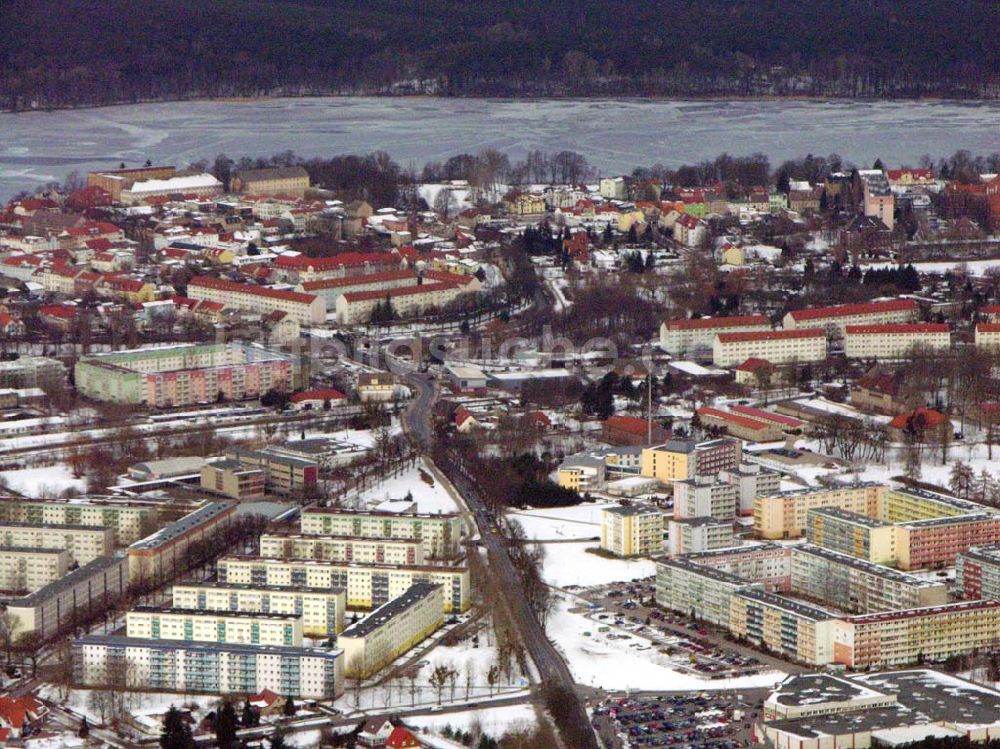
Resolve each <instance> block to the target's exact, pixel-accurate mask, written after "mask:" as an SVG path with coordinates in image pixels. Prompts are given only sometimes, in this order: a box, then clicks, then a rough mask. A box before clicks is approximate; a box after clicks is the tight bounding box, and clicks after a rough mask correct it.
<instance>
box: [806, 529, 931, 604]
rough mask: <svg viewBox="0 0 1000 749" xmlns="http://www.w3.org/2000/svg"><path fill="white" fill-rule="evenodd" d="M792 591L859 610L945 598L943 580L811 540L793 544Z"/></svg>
mask: <svg viewBox="0 0 1000 749" xmlns="http://www.w3.org/2000/svg"><path fill="white" fill-rule="evenodd" d="M791 592H792V593H796V594H798V595H800V596H804V597H805V598H809V599H812V600H815V601H820V602H821V603H823V604H824V605H826V606H833V607H835V608H837V609H840V610H841V611H850V612H855V613H859V614H871V613H875V612H878V611H892V610H895V609H909V608H918V607H922V606H939V605H942V604H945V603H947V602H948V588H947V587H946V586H945V584H944V582H943V581H934V580H928V579H926V578H923V577H917V576H915V575H908V574H906V573H905V572H900V571H898V570H894V569H892V568H891V567H885V566H883V565H880V564H874V563H872V562H868V561H866V560H864V559H859V558H858V557H854V556H850V555H848V554H840V553H838V552H836V551H830V550H829V549H824V548H822V547H819V546H814V545H812V544H799V545H797V546H793V547H792V591H791Z"/></svg>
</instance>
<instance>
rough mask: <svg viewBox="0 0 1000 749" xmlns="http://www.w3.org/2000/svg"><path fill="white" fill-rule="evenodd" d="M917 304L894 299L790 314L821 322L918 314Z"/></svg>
mask: <svg viewBox="0 0 1000 749" xmlns="http://www.w3.org/2000/svg"><path fill="white" fill-rule="evenodd" d="M917 309H918V307H917V303H916V301H915V300H913V299H892V300H890V301H888V302H867V303H864V304H839V305H837V306H834V307H814V308H812V309H797V310H793V311H792V312H790V313H789V314H790V315H791V316H792V319H794V320H796V321H799V320H819V319H822V318H826V317H851V316H853V315H874V314H878V313H879V312H907V311H910V312H916V311H917Z"/></svg>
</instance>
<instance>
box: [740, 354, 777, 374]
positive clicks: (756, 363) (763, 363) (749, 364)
mask: <svg viewBox="0 0 1000 749" xmlns="http://www.w3.org/2000/svg"><path fill="white" fill-rule="evenodd" d="M770 366H771V362H769V361H768V360H767V359H761V358H759V357H756V356H751V357H750V358H749V359H747V360H746V361H745V362H743V363H742V364H740V366H738V367H737V368H736V371H737V372H754V371H756V370H758V369H759V368H761V367H770Z"/></svg>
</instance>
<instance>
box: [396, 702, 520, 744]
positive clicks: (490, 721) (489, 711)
mask: <svg viewBox="0 0 1000 749" xmlns="http://www.w3.org/2000/svg"><path fill="white" fill-rule="evenodd" d="M536 720H537V719H536V717H535V710H534V708H533V707H532V706H531V705H504V706H503V707H489V708H483V709H481V710H467V711H464V712H458V713H443V714H441V715H418V716H412V717H408V718H407V719H406V723H407V724H408V725H411V726H416V727H418V728H426V729H430V730H432V731H440V730H441V729H443V728H444V727H445V726H451V727H452V728H458V729H461V730H462V731H467V730H469V729H470V728H472V727H473V726H474V725H478V726H479V727H480V729H481V730H482V731H483V732H484V733H488V734H489V735H490V736H493V737H499V736H502V735H503V734H505V733H507V731H509V730H512V729H520V728H526V727H531V726H534V725H535V724H536Z"/></svg>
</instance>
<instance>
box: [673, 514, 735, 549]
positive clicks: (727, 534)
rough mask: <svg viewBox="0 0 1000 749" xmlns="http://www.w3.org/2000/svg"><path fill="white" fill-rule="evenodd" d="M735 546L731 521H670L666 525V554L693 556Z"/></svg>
mask: <svg viewBox="0 0 1000 749" xmlns="http://www.w3.org/2000/svg"><path fill="white" fill-rule="evenodd" d="M735 544H736V539H735V536H734V535H733V524H732V521H728V520H714V519H713V518H688V519H684V520H676V519H671V520H670V521H669V524H668V539H667V554H669V555H670V556H678V555H680V554H693V553H696V552H701V551H712V550H713V549H724V548H726V547H729V546H733V545H735Z"/></svg>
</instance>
